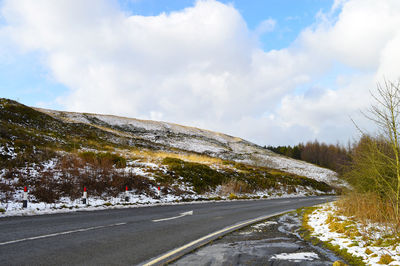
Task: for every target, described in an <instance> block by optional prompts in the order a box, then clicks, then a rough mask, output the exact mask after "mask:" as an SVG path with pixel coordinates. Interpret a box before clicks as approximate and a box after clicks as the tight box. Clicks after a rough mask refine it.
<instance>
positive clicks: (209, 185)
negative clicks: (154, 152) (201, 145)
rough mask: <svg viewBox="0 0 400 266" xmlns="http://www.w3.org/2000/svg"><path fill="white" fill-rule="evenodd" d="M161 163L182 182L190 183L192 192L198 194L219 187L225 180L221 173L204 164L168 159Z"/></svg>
mask: <svg viewBox="0 0 400 266" xmlns="http://www.w3.org/2000/svg"><path fill="white" fill-rule="evenodd" d="M162 163H163V164H165V165H168V168H169V169H170V170H171V171H173V172H174V173H175V174H176V175H177V176H180V177H182V178H183V181H184V182H188V183H190V184H191V185H192V186H193V187H194V191H196V192H197V193H199V194H201V193H204V192H206V191H209V190H210V189H213V188H215V187H216V186H217V185H221V184H222V183H223V182H224V181H225V180H226V179H227V177H226V176H225V175H224V174H223V173H220V172H218V171H217V170H214V169H211V168H210V167H209V166H207V165H204V164H199V163H192V162H185V161H182V160H180V159H176V158H170V157H167V158H165V159H163V161H162Z"/></svg>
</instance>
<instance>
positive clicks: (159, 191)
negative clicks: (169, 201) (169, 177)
mask: <svg viewBox="0 0 400 266" xmlns="http://www.w3.org/2000/svg"><path fill="white" fill-rule="evenodd" d="M158 196H159V197H160V196H161V189H160V186H158Z"/></svg>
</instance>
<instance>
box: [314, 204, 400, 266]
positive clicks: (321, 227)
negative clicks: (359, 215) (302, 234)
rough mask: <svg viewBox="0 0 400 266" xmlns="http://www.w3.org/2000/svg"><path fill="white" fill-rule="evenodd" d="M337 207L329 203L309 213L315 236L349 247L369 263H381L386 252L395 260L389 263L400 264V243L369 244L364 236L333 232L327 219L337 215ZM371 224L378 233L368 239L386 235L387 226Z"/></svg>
mask: <svg viewBox="0 0 400 266" xmlns="http://www.w3.org/2000/svg"><path fill="white" fill-rule="evenodd" d="M335 209H336V207H335V205H334V203H327V204H324V205H323V206H322V207H321V208H319V209H317V210H315V211H314V212H313V213H312V214H311V215H309V221H308V225H309V226H311V227H312V228H313V229H314V232H313V236H315V237H317V238H319V239H320V240H321V241H328V242H330V243H331V244H332V245H339V246H340V248H344V249H347V251H348V252H349V253H350V254H353V255H354V256H359V257H362V258H363V260H364V262H365V263H366V264H368V265H381V264H378V261H379V260H380V257H381V256H382V255H384V254H388V255H390V256H391V257H392V259H394V260H395V261H393V262H391V263H390V264H389V265H400V245H394V246H387V247H378V246H369V245H367V241H365V240H363V239H362V236H356V237H355V238H354V239H350V238H349V237H347V236H346V235H345V234H342V233H337V232H331V231H330V229H329V225H328V224H327V223H326V220H327V218H328V216H329V214H331V215H335ZM339 218H340V219H342V220H348V218H347V217H345V216H340V217H339ZM370 226H372V227H374V228H375V229H376V235H374V236H369V238H368V240H369V239H371V237H373V238H375V237H378V238H379V236H380V235H384V232H383V230H384V229H385V228H384V227H383V226H382V225H380V226H379V225H376V224H375V225H370ZM357 227H358V229H359V230H360V231H361V230H362V226H361V224H357ZM379 231H381V232H379ZM355 243H357V245H354V244H355ZM367 249H369V250H370V251H372V253H371V254H369V255H368V254H367V253H366V250H367Z"/></svg>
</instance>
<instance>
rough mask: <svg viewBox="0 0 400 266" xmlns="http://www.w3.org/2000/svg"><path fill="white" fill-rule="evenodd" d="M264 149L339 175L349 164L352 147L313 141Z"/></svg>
mask: <svg viewBox="0 0 400 266" xmlns="http://www.w3.org/2000/svg"><path fill="white" fill-rule="evenodd" d="M354 146H356V145H354ZM266 148H267V149H269V150H271V151H273V152H276V153H279V154H282V155H285V156H288V157H291V158H293V159H297V160H303V161H306V162H309V163H312V164H316V165H319V166H322V167H325V168H329V169H332V170H334V171H336V172H338V173H341V172H342V171H343V169H344V166H345V165H348V164H349V163H350V162H351V152H352V149H353V148H354V147H352V146H351V145H350V144H349V145H348V147H344V146H342V145H340V144H336V145H333V144H326V143H324V142H319V141H318V140H315V141H309V142H307V143H306V144H303V143H299V144H298V145H294V146H276V147H273V146H268V147H266Z"/></svg>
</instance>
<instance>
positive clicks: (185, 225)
mask: <svg viewBox="0 0 400 266" xmlns="http://www.w3.org/2000/svg"><path fill="white" fill-rule="evenodd" d="M334 199H335V198H334V197H304V198H285V199H272V200H255V201H231V202H215V203H198V204H184V205H168V206H154V207H142V208H130V209H116V210H115V209H114V210H103V211H90V212H83V211H82V212H72V213H65V214H53V215H41V216H29V217H5V218H0V264H2V265H71V264H74V265H76V264H80V265H132V264H141V263H143V262H145V261H149V260H150V259H152V258H155V257H158V256H160V255H161V254H164V253H166V252H168V251H170V250H172V249H175V248H178V247H181V246H183V245H185V244H187V243H189V242H191V241H194V240H196V239H199V238H201V237H203V236H205V235H207V234H210V233H212V232H215V231H218V230H221V229H223V228H226V227H228V226H231V225H234V224H237V223H239V222H242V221H246V220H250V219H254V218H257V217H260V216H266V215H272V214H275V213H279V212H283V211H288V210H293V209H297V208H300V207H304V206H312V205H316V204H320V203H323V202H327V201H331V200H334ZM191 211H193V214H192V213H191ZM191 214H192V215H191Z"/></svg>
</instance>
